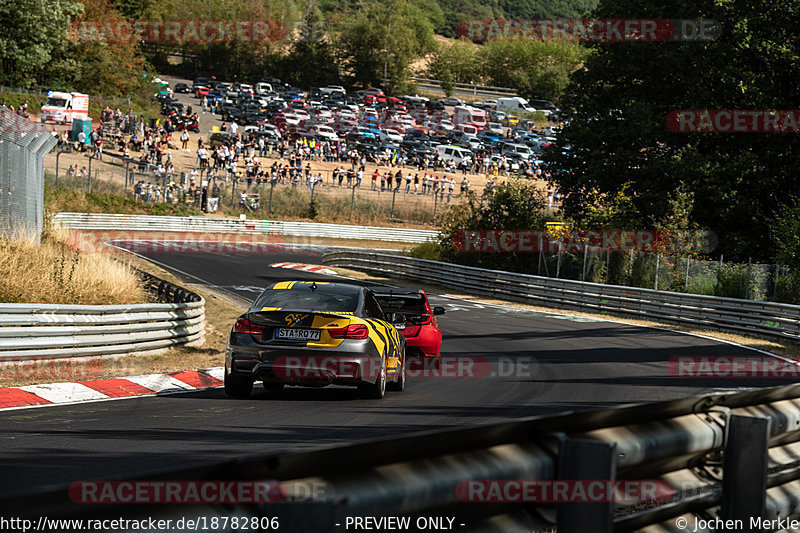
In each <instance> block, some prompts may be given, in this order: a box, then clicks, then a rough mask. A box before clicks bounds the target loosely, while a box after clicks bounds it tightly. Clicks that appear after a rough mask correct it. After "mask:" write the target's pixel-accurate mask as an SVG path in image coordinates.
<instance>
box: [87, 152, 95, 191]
mask: <svg viewBox="0 0 800 533" xmlns="http://www.w3.org/2000/svg"><path fill="white" fill-rule="evenodd" d="M92 159H94V155H90V156H89V181H88V183H87V184H86V192H88V193H90V192H92Z"/></svg>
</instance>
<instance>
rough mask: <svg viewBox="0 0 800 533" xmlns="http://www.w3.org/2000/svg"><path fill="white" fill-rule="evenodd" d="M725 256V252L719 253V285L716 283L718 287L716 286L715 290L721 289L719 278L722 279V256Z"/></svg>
mask: <svg viewBox="0 0 800 533" xmlns="http://www.w3.org/2000/svg"><path fill="white" fill-rule="evenodd" d="M723 257H724V255H723V254H719V266H718V267H717V285H716V287H714V292H717V289H719V280H720V277H721V276H722V258H723Z"/></svg>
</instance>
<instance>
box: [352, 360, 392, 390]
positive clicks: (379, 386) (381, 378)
mask: <svg viewBox="0 0 800 533" xmlns="http://www.w3.org/2000/svg"><path fill="white" fill-rule="evenodd" d="M358 392H360V393H361V395H362V396H364V397H365V398H372V399H374V400H380V399H381V398H383V396H384V394H386V359H383V360H382V361H381V370H380V372H379V373H378V377H377V378H375V383H369V384H363V385H359V386H358Z"/></svg>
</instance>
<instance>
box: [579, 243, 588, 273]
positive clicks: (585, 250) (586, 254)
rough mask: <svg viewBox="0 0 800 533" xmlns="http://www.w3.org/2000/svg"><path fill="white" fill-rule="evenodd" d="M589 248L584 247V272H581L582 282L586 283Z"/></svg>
mask: <svg viewBox="0 0 800 533" xmlns="http://www.w3.org/2000/svg"><path fill="white" fill-rule="evenodd" d="M588 254H589V247H588V246H584V247H583V271H582V272H581V281H586V259H588Z"/></svg>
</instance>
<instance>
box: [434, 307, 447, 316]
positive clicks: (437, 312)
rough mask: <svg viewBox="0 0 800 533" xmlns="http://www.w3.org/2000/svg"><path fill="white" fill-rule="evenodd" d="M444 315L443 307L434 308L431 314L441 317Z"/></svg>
mask: <svg viewBox="0 0 800 533" xmlns="http://www.w3.org/2000/svg"><path fill="white" fill-rule="evenodd" d="M444 313H445V308H444V307H439V306H436V307H434V308H433V314H434V315H443V314H444Z"/></svg>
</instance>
